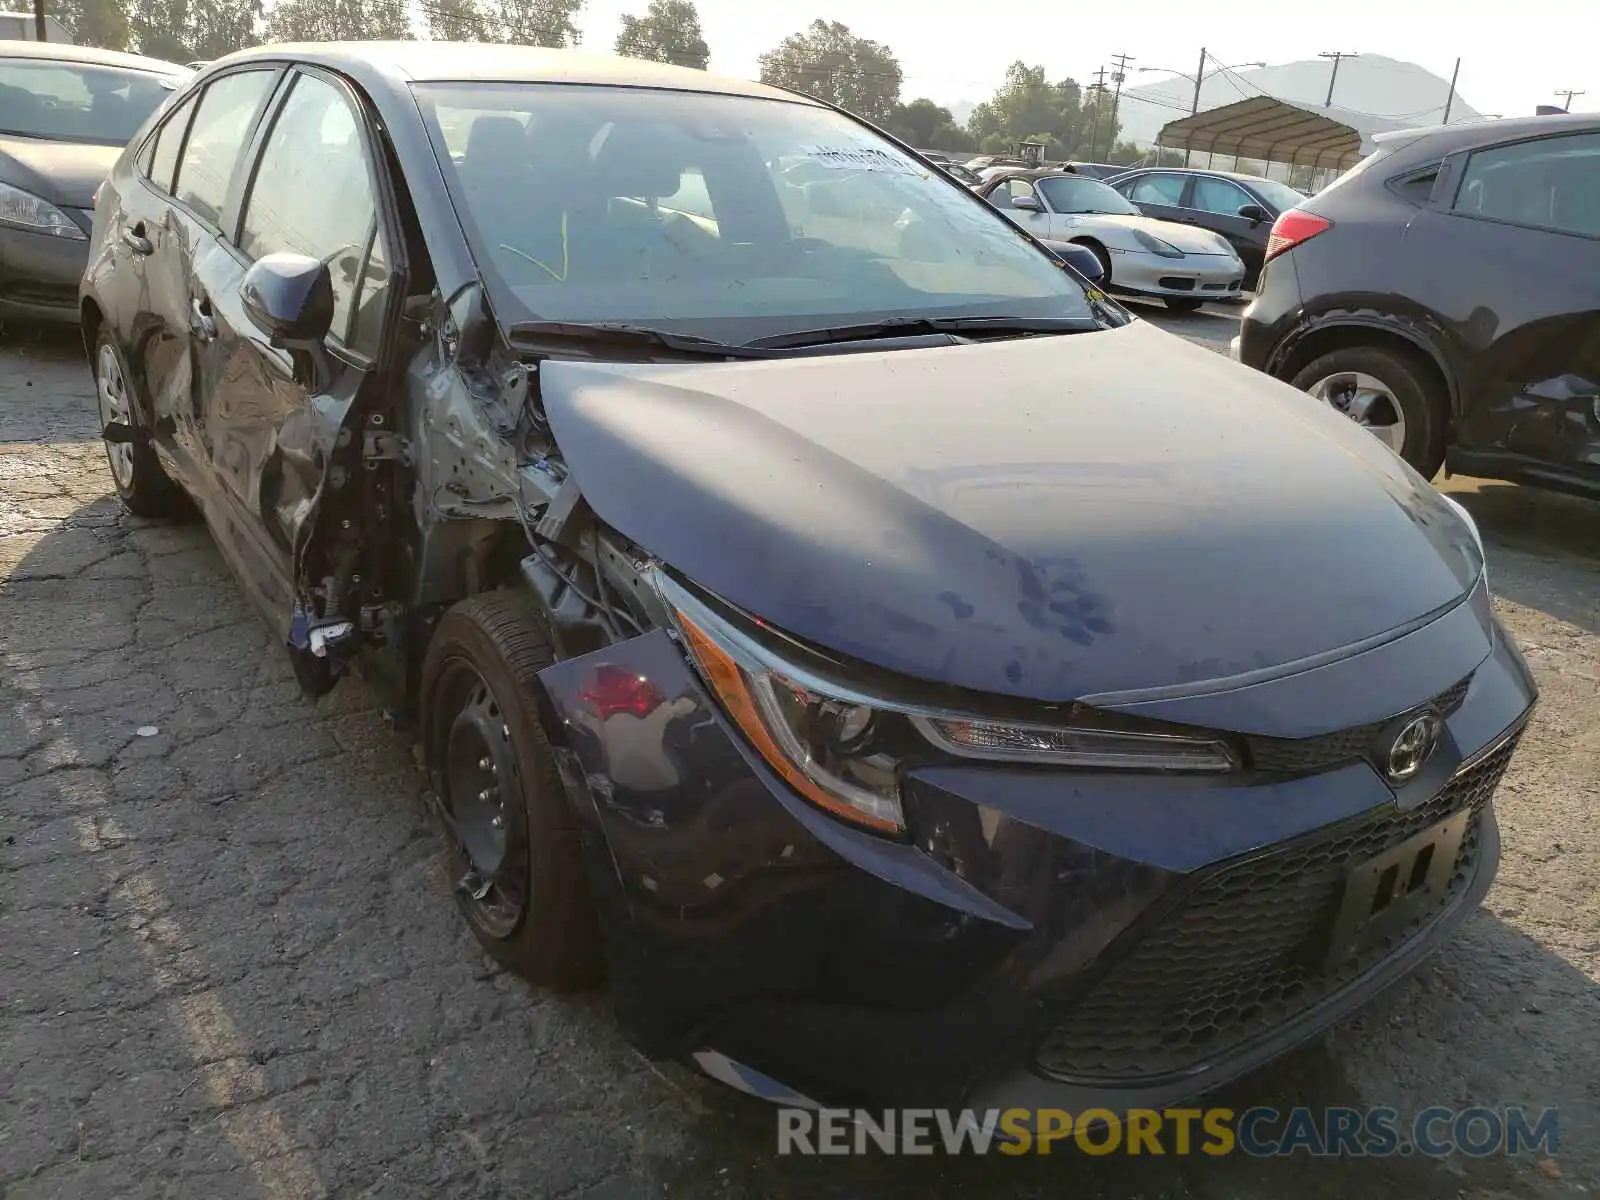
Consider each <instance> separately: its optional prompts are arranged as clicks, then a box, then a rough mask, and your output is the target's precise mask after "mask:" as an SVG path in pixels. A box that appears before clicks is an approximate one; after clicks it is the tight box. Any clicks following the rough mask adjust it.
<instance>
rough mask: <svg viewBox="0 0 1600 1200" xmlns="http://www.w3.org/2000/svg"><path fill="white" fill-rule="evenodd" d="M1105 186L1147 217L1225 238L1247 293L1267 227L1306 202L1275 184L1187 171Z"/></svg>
mask: <svg viewBox="0 0 1600 1200" xmlns="http://www.w3.org/2000/svg"><path fill="white" fill-rule="evenodd" d="M1107 182H1108V183H1110V184H1111V186H1112V187H1114V188H1116V189H1117V191H1119V192H1121V193H1122V194H1123V195H1124V196H1126V197H1127V198H1128V199H1129V200H1131V201H1133V203H1134V204H1136V205H1138V207H1139V211H1140V212H1142V213H1144V214H1145V215H1146V216H1149V217H1159V218H1160V219H1161V220H1163V221H1178V222H1180V223H1182V224H1184V225H1198V226H1199V227H1200V228H1202V229H1209V230H1211V231H1212V232H1213V233H1220V234H1221V235H1222V236H1223V237H1225V238H1227V239H1228V242H1229V244H1230V245H1232V246H1233V249H1234V251H1235V253H1237V254H1238V255H1239V257H1240V258H1241V259H1243V260H1244V265H1245V271H1246V274H1245V281H1244V285H1245V287H1247V288H1253V287H1255V286H1256V280H1257V278H1258V277H1259V276H1260V274H1261V264H1262V262H1263V261H1265V259H1266V253H1267V235H1268V234H1269V233H1270V232H1271V231H1272V222H1273V221H1275V220H1277V218H1278V214H1279V213H1281V212H1283V211H1284V210H1285V209H1290V208H1293V207H1294V206H1295V205H1297V204H1299V203H1301V202H1302V201H1303V200H1305V198H1306V195H1305V193H1304V192H1301V191H1297V190H1296V189H1294V188H1292V187H1290V186H1289V185H1288V184H1286V183H1279V182H1278V181H1277V180H1276V179H1263V178H1262V177H1261V176H1259V175H1240V174H1238V173H1236V172H1233V171H1198V170H1193V169H1191V168H1188V167H1151V168H1148V169H1145V170H1139V171H1129V172H1126V173H1125V174H1121V175H1117V176H1116V177H1114V178H1112V179H1110V180H1108V181H1107Z"/></svg>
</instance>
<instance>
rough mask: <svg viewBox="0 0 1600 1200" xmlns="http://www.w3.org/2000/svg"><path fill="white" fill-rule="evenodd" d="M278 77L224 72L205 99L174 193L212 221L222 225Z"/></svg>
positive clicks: (181, 164)
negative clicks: (248, 145) (231, 190)
mask: <svg viewBox="0 0 1600 1200" xmlns="http://www.w3.org/2000/svg"><path fill="white" fill-rule="evenodd" d="M273 76H274V72H272V71H241V72H239V73H238V74H237V75H224V76H223V77H222V78H221V79H219V80H217V81H216V82H215V83H213V84H212V85H211V86H210V87H208V88H206V90H205V92H204V93H203V94H202V95H201V97H200V107H199V109H198V111H196V113H195V115H194V124H193V125H192V126H191V127H190V129H189V140H188V142H187V143H186V144H185V146H184V150H183V161H182V162H180V163H179V164H178V179H177V184H176V185H175V187H174V188H173V193H172V194H173V195H174V196H176V197H177V198H178V199H179V200H182V201H183V202H184V203H185V204H187V205H188V206H189V207H190V208H192V209H194V211H195V213H196V214H197V215H198V216H200V218H201V219H202V220H205V221H208V222H210V223H211V224H212V225H219V226H220V225H221V224H222V210H223V207H224V206H225V205H226V204H227V200H228V185H229V184H230V183H232V182H233V173H234V171H235V170H236V169H237V168H238V166H239V160H240V158H241V157H243V155H244V143H245V139H246V138H247V137H249V135H250V127H251V126H252V125H253V124H254V123H255V119H256V112H257V111H258V110H259V109H260V108H261V104H262V102H263V101H264V100H266V98H267V92H268V91H269V90H270V89H271V87H272V80H273ZM158 150H159V147H158Z"/></svg>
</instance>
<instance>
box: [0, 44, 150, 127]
mask: <svg viewBox="0 0 1600 1200" xmlns="http://www.w3.org/2000/svg"><path fill="white" fill-rule="evenodd" d="M177 86H178V81H177V80H176V79H171V78H168V77H166V76H163V75H152V74H150V73H149V72H148V71H129V70H125V69H123V68H121V67H101V66H89V65H87V64H84V63H75V62H65V61H58V60H55V59H40V58H0V134H10V135H11V136H13V137H18V136H20V137H30V138H43V139H45V140H47V141H53V142H91V143H94V144H96V145H102V146H121V145H123V144H125V143H126V142H127V141H128V139H129V138H131V137H133V135H134V134H136V133H138V132H139V127H140V126H141V125H143V124H144V122H145V118H147V117H148V116H149V115H150V114H151V113H153V112H155V110H156V108H157V107H158V106H159V105H160V104H161V102H162V101H163V100H165V99H166V98H167V96H168V94H169V93H170V92H171V91H172V90H173V89H174V88H175V87H177Z"/></svg>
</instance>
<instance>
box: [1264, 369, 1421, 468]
mask: <svg viewBox="0 0 1600 1200" xmlns="http://www.w3.org/2000/svg"><path fill="white" fill-rule="evenodd" d="M1291 382H1292V383H1293V384H1294V386H1295V387H1297V388H1299V389H1300V390H1301V391H1303V392H1309V393H1310V394H1311V395H1312V396H1314V397H1315V398H1316V399H1318V400H1321V401H1322V402H1323V403H1324V404H1327V405H1329V406H1331V407H1332V408H1334V409H1336V410H1337V411H1339V412H1342V413H1344V415H1345V416H1347V417H1349V418H1350V419H1351V420H1352V421H1354V422H1355V423H1356V424H1357V425H1360V426H1361V427H1362V428H1363V429H1365V430H1367V431H1368V432H1369V433H1371V434H1372V435H1373V436H1375V437H1376V438H1378V440H1379V441H1381V442H1383V443H1384V445H1386V446H1388V447H1389V449H1391V450H1393V451H1394V452H1395V453H1396V454H1398V455H1399V456H1400V457H1401V458H1403V459H1405V460H1406V462H1408V463H1410V464H1411V465H1412V466H1413V467H1414V468H1416V470H1417V473H1418V474H1420V475H1421V476H1422V477H1423V478H1424V479H1432V478H1433V477H1434V476H1435V475H1437V474H1438V473H1439V468H1440V466H1442V465H1443V463H1444V441H1445V424H1446V420H1447V417H1446V402H1445V397H1444V396H1442V395H1441V394H1440V389H1439V387H1438V384H1437V383H1436V382H1435V381H1434V380H1433V379H1431V378H1430V377H1429V376H1428V374H1427V373H1426V372H1425V371H1424V370H1423V369H1422V368H1421V367H1420V366H1419V365H1418V364H1416V363H1415V362H1413V361H1412V360H1411V359H1410V358H1409V357H1407V356H1405V355H1403V354H1400V353H1397V352H1395V351H1393V350H1389V349H1387V348H1384V347H1379V346H1346V347H1344V348H1343V349H1340V350H1333V351H1330V352H1329V353H1327V354H1324V355H1322V356H1321V357H1320V358H1317V359H1315V360H1313V361H1312V362H1310V363H1308V364H1307V365H1306V366H1304V367H1302V368H1301V369H1300V371H1299V372H1298V373H1296V375H1295V377H1294V379H1293V380H1291Z"/></svg>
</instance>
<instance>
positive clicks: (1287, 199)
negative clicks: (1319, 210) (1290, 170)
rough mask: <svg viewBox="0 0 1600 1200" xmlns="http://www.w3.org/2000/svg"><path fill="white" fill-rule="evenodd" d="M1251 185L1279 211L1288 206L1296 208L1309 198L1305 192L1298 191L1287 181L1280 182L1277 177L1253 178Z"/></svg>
mask: <svg viewBox="0 0 1600 1200" xmlns="http://www.w3.org/2000/svg"><path fill="white" fill-rule="evenodd" d="M1250 186H1251V187H1253V188H1255V190H1256V191H1257V192H1259V193H1260V194H1261V197H1262V199H1264V200H1265V201H1266V202H1267V203H1268V204H1270V205H1272V207H1273V208H1275V209H1277V210H1278V211H1279V212H1282V211H1283V210H1284V209H1286V208H1295V207H1297V206H1299V205H1300V204H1302V203H1303V202H1304V201H1305V200H1307V199H1308V197H1307V196H1306V194H1305V193H1304V192H1301V191H1296V190H1295V189H1294V188H1292V187H1290V186H1289V185H1288V184H1287V183H1279V182H1278V181H1277V180H1276V179H1252V180H1251V181H1250Z"/></svg>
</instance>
